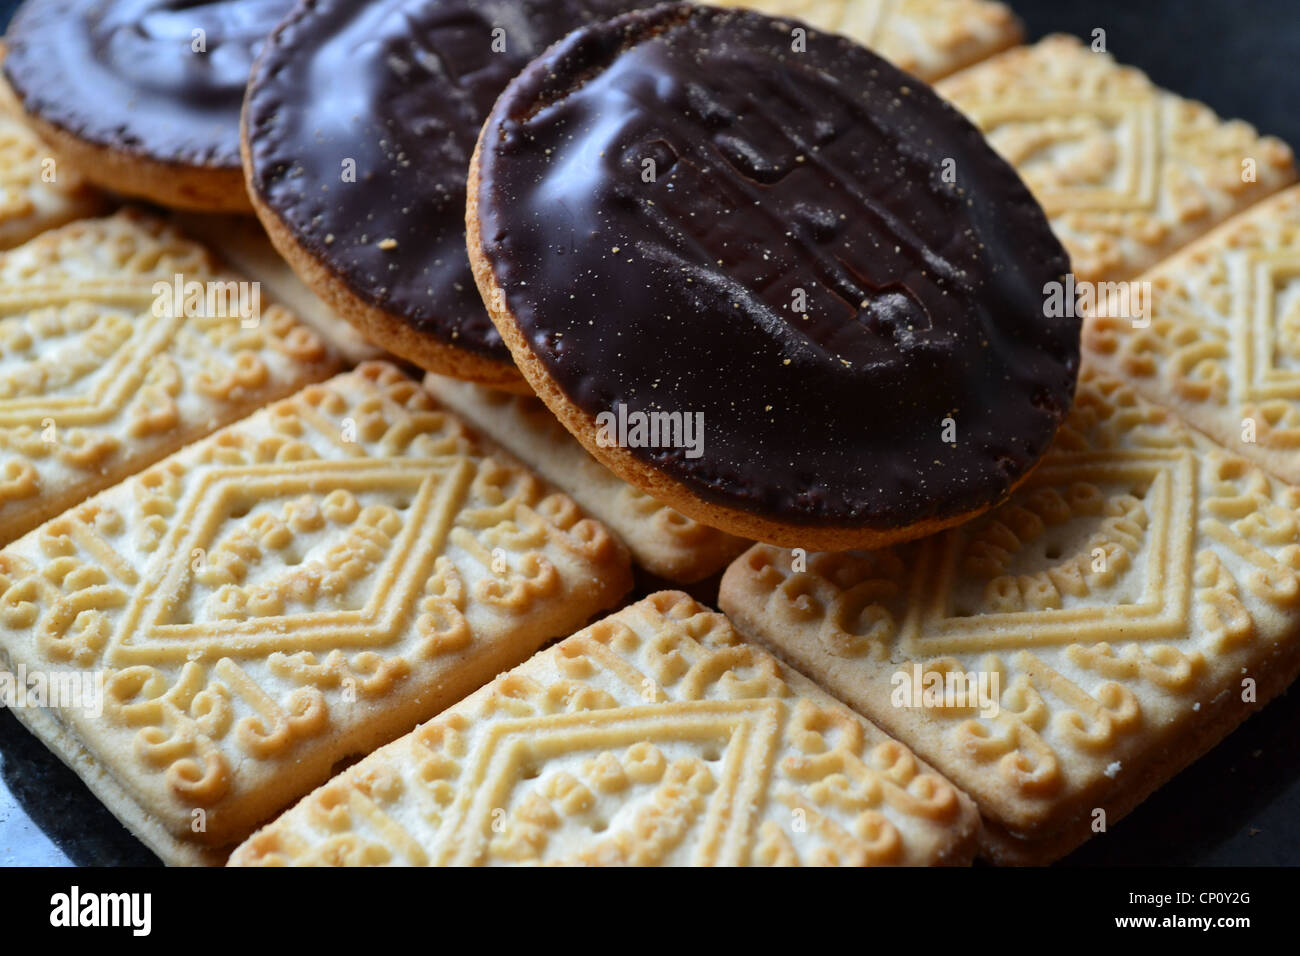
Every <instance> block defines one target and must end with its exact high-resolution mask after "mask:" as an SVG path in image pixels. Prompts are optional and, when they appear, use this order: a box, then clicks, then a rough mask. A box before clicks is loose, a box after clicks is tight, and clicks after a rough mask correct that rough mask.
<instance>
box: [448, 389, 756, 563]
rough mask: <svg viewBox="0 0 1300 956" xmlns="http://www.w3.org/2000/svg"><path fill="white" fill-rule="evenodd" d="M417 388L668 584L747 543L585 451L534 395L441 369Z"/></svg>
mask: <svg viewBox="0 0 1300 956" xmlns="http://www.w3.org/2000/svg"><path fill="white" fill-rule="evenodd" d="M424 387H425V388H427V389H428V390H429V391H431V392H432V393H433V394H434V395H435V396H436V397H437V399H438V401H440V402H442V403H443V404H444V405H446V406H447V407H448V408H451V409H453V410H454V411H455V412H456V413H457V414H459V415H460V416H461V417H462V418H465V419H466V420H468V421H469V422H470V424H472V425H474V426H475V427H477V428H479V429H481V430H482V431H483V432H484V433H486V434H487V435H488V437H489V438H491V439H492V440H493V441H496V442H498V443H500V444H501V445H502V446H503V447H504V448H505V449H506V450H507V451H509V452H510V453H511V454H512V455H515V456H517V457H518V458H519V459H520V460H522V461H523V462H524V463H525V464H527V465H528V467H530V468H532V469H533V470H534V471H536V472H537V473H538V474H540V475H541V476H542V477H543V478H545V479H546V480H547V481H549V482H551V483H552V484H555V485H557V486H558V487H560V488H562V489H563V490H564V491H565V492H567V493H568V494H569V495H571V496H572V497H573V500H574V501H576V502H578V504H579V505H581V506H582V507H583V508H585V509H586V510H587V511H588V512H590V513H591V514H592V515H593V516H594V517H596V518H597V519H599V520H600V521H603V522H604V523H605V525H606V526H608V527H609V529H610V530H611V531H613V532H614V533H615V534H617V535H618V536H619V537H620V538H622V539H623V543H624V544H626V545H627V547H628V550H629V551H631V552H632V559H633V560H634V561H635V562H636V563H637V564H639V565H640V566H641V567H643V568H645V569H646V570H647V571H649V572H650V573H651V574H653V575H655V576H657V577H659V578H662V579H664V580H665V581H670V582H672V583H674V584H694V583H696V582H698V581H702V580H703V579H705V578H707V577H709V576H710V575H713V574H716V573H717V572H719V571H721V570H722V569H723V568H725V567H726V566H727V565H728V564H729V563H730V562H731V560H732V559H733V558H735V557H736V556H737V555H738V554H740V553H741V552H742V551H744V550H745V548H747V547H748V546H749V542H748V541H745V540H743V539H741V538H737V537H734V536H732V535H729V534H727V533H726V532H723V531H718V530H717V529H715V528H710V527H708V526H707V525H702V524H700V523H699V522H698V521H694V520H692V519H690V518H687V517H686V516H685V515H683V514H681V513H680V512H678V511H676V510H675V509H673V508H670V507H668V506H667V505H665V504H662V503H660V502H658V501H656V500H655V499H654V498H651V497H650V496H649V495H647V494H645V493H644V492H642V491H640V490H639V489H637V488H634V487H632V486H631V485H629V484H628V483H627V482H625V481H623V480H622V479H621V478H619V477H618V476H616V475H615V474H614V473H613V472H611V471H610V470H609V469H608V468H606V467H605V466H604V465H602V464H601V463H600V462H598V461H596V459H594V458H592V457H591V455H590V454H588V453H587V450H586V449H585V448H583V447H582V445H581V444H580V443H579V442H578V440H577V439H576V438H574V437H573V436H572V435H571V434H569V432H568V431H567V430H566V429H565V427H564V426H563V425H561V424H560V422H559V421H558V420H557V419H556V418H555V416H554V415H552V414H551V413H550V411H549V410H548V409H547V408H546V406H545V405H543V404H542V401H541V399H539V398H537V397H536V396H532V395H530V396H527V397H525V396H521V395H510V394H507V393H505V392H498V391H494V390H493V389H489V388H484V387H483V386H481V385H474V384H472V383H469V382H461V381H457V380H456V379H451V378H446V377H445V376H442V375H432V374H431V375H428V376H427V377H426V378H425V380H424Z"/></svg>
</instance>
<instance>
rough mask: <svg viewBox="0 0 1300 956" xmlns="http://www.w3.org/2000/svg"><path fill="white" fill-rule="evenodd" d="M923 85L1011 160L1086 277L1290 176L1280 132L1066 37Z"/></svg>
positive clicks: (1115, 273) (1152, 256) (1147, 261)
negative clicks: (1264, 133) (1260, 128)
mask: <svg viewBox="0 0 1300 956" xmlns="http://www.w3.org/2000/svg"><path fill="white" fill-rule="evenodd" d="M935 88H936V89H937V90H938V91H939V93H940V94H942V95H943V96H945V97H947V98H948V99H950V100H952V102H953V103H955V104H956V105H957V106H958V107H959V108H960V109H961V110H962V111H963V112H964V113H966V114H967V116H969V117H970V119H971V120H972V121H973V122H974V123H975V124H976V125H977V126H979V127H980V129H981V130H983V131H984V134H985V135H986V136H987V137H988V140H989V142H990V144H992V146H993V148H994V149H996V150H998V152H1000V153H1001V154H1002V155H1003V156H1004V157H1005V158H1006V159H1007V160H1008V161H1009V162H1010V163H1011V164H1012V165H1013V166H1015V167H1016V169H1017V171H1018V172H1019V173H1020V175H1021V176H1022V177H1023V178H1024V180H1025V182H1026V184H1027V185H1028V186H1029V188H1030V189H1031V190H1032V191H1033V192H1034V195H1035V196H1036V197H1037V198H1038V201H1039V202H1041V203H1042V205H1043V208H1044V209H1045V210H1046V212H1047V215H1048V217H1049V219H1050V220H1051V223H1052V228H1053V229H1055V230H1056V233H1057V235H1058V236H1059V237H1060V239H1061V241H1062V242H1063V243H1064V244H1065V247H1066V249H1067V250H1068V251H1069V253H1070V258H1071V260H1072V261H1073V263H1074V272H1075V275H1076V277H1077V278H1078V279H1080V280H1085V281H1088V282H1103V281H1114V280H1119V279H1131V278H1133V277H1134V276H1136V275H1137V274H1138V273H1140V272H1142V271H1143V270H1145V269H1147V268H1149V267H1151V266H1152V265H1154V264H1155V263H1156V262H1157V261H1158V260H1160V259H1162V258H1164V257H1165V256H1167V255H1169V254H1170V253H1171V252H1173V251H1175V250H1176V249H1178V248H1179V247H1181V246H1183V245H1186V244H1187V243H1188V242H1190V241H1191V240H1193V239H1195V238H1197V237H1198V236H1200V235H1201V234H1203V233H1205V232H1207V231H1208V230H1209V229H1211V228H1213V227H1214V226H1215V225H1217V224H1218V223H1220V222H1222V221H1223V220H1225V219H1227V218H1228V217H1229V216H1231V215H1233V214H1234V213H1236V212H1239V211H1241V210H1242V209H1245V208H1246V207H1247V206H1249V205H1250V204H1252V203H1255V202H1258V201H1259V200H1261V199H1263V198H1265V197H1266V196H1268V195H1269V194H1271V193H1273V192H1276V191H1277V190H1279V189H1281V188H1283V187H1284V186H1286V185H1288V184H1290V183H1292V182H1294V181H1295V178H1296V171H1295V165H1294V157H1293V156H1292V153H1291V149H1290V148H1289V147H1288V146H1287V145H1286V144H1285V143H1282V142H1281V141H1279V140H1277V139H1274V138H1272V137H1260V136H1259V135H1258V134H1257V133H1256V131H1255V130H1254V128H1253V127H1251V126H1250V125H1249V124H1247V123H1243V122H1241V121H1239V120H1233V121H1224V120H1221V119H1219V117H1217V116H1216V115H1215V114H1214V112H1213V111H1212V110H1211V109H1210V108H1209V107H1207V106H1205V105H1203V104H1201V103H1197V102H1193V101H1191V100H1185V99H1182V98H1180V97H1177V96H1175V95H1174V94H1172V93H1168V92H1166V91H1164V90H1161V89H1159V88H1158V87H1156V86H1155V85H1153V84H1152V83H1151V81H1150V80H1149V79H1147V77H1146V76H1145V75H1144V74H1143V73H1141V72H1140V71H1138V70H1136V69H1133V68H1132V67H1124V66H1119V65H1118V64H1116V63H1115V61H1114V60H1113V59H1112V58H1111V57H1110V55H1109V54H1106V53H1103V52H1093V51H1092V50H1091V49H1090V48H1089V47H1086V46H1084V45H1083V44H1082V43H1080V42H1079V41H1078V40H1077V39H1075V38H1074V37H1068V36H1051V37H1048V38H1046V39H1044V40H1042V41H1040V42H1038V43H1036V44H1034V45H1033V46H1028V47H1019V48H1017V49H1014V50H1009V51H1007V52H1006V53H1002V54H1000V55H998V56H996V57H994V58H993V59H991V60H988V61H986V62H984V63H981V64H979V65H978V66H974V67H971V68H970V69H968V70H965V71H963V72H961V73H959V74H957V75H955V76H952V77H949V78H948V79H946V80H944V81H943V82H941V83H939V84H938V85H937V86H936V87H935ZM955 173H956V175H957V177H958V180H959V181H960V177H961V171H960V170H956V171H955Z"/></svg>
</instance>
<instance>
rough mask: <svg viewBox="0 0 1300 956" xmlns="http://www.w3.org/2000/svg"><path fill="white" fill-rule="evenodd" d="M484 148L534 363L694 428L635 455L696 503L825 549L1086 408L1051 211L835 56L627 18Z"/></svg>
mask: <svg viewBox="0 0 1300 956" xmlns="http://www.w3.org/2000/svg"><path fill="white" fill-rule="evenodd" d="M796 28H798V29H803V30H806V31H807V39H806V52H795V51H794V46H795V45H797V43H798V35H797V34H795V33H794V32H793V31H795V30H796ZM485 137H486V138H485V140H484V146H483V154H482V160H481V162H482V165H481V176H482V179H481V189H480V193H479V205H478V213H479V217H480V222H481V228H482V234H483V242H484V246H485V250H486V253H487V257H488V259H489V262H490V263H491V265H492V268H493V270H494V275H495V277H496V279H497V281H498V283H499V284H500V285H501V286H502V287H503V288H504V290H505V294H506V305H507V307H508V308H509V310H510V311H511V312H512V314H513V315H514V317H515V319H516V321H517V323H518V325H519V326H520V328H521V329H522V331H523V333H524V335H525V336H526V338H527V340H528V343H529V346H530V348H531V349H532V350H533V351H534V353H535V354H536V355H537V357H538V358H539V359H540V360H541V362H542V363H543V364H544V366H545V367H546V369H547V371H548V373H549V374H550V376H551V377H552V378H553V379H554V381H555V383H556V384H557V385H558V386H559V387H560V388H561V389H562V390H563V392H564V393H565V395H566V396H567V397H568V398H569V399H570V400H571V401H572V402H573V403H575V404H576V405H577V406H578V407H579V408H580V409H582V410H583V411H584V412H586V413H588V414H589V415H592V416H597V415H599V414H600V413H602V412H607V411H617V409H618V406H620V405H622V406H625V407H626V410H627V411H628V412H629V413H634V412H645V413H651V412H684V413H699V412H702V413H703V414H704V453H703V455H702V457H699V458H694V459H692V458H690V457H688V455H687V454H686V453H685V451H684V450H683V449H681V448H676V449H674V448H666V449H665V448H660V449H654V448H629V449H628V450H629V451H630V452H631V453H632V454H634V455H636V456H637V457H638V459H639V460H641V461H643V462H645V463H648V464H649V465H651V466H653V467H655V468H657V469H660V470H662V472H664V473H666V474H668V475H669V476H671V477H672V478H675V479H677V480H678V481H680V482H682V483H684V484H685V485H686V486H687V488H689V489H690V490H691V491H692V492H693V493H695V494H697V495H698V496H700V497H701V498H703V499H706V500H708V501H711V502H714V503H717V504H720V505H723V506H728V507H731V508H735V509H739V510H743V511H747V512H750V513H756V514H759V515H762V516H765V517H767V518H769V519H772V520H775V521H777V522H780V523H789V524H804V525H810V526H831V527H852V528H869V529H880V530H891V529H895V528H900V527H905V526H909V525H911V524H914V523H916V522H919V521H922V520H926V519H949V518H955V517H957V516H960V515H963V514H966V513H968V512H970V511H972V510H975V509H977V508H979V507H982V506H984V505H987V504H989V503H990V502H992V501H994V500H997V499H998V498H1000V497H1001V496H1002V495H1004V494H1005V493H1006V492H1007V491H1008V490H1009V488H1010V487H1011V486H1012V485H1013V484H1014V483H1015V482H1016V480H1017V479H1019V478H1020V477H1021V476H1023V475H1024V474H1025V473H1026V471H1027V470H1028V469H1029V468H1031V467H1032V466H1033V464H1034V463H1035V462H1036V461H1037V460H1038V459H1039V458H1040V457H1041V456H1042V454H1043V453H1044V451H1045V450H1046V448H1047V446H1048V444H1049V443H1050V441H1051V439H1052V437H1053V435H1054V433H1055V432H1056V429H1057V426H1058V425H1059V424H1060V422H1061V421H1062V419H1063V418H1064V416H1065V414H1066V413H1067V411H1068V409H1069V407H1070V405H1071V402H1072V399H1073V394H1074V385H1075V380H1076V377H1077V370H1078V357H1079V322H1078V321H1077V320H1076V319H1072V318H1065V319H1059V318H1047V317H1045V315H1044V312H1045V309H1044V286H1045V284H1046V283H1049V282H1053V281H1057V280H1060V279H1061V278H1062V276H1063V275H1064V274H1065V273H1066V272H1067V271H1068V269H1069V261H1068V258H1067V256H1066V253H1065V251H1064V249H1063V248H1062V247H1061V244H1060V243H1059V242H1058V241H1057V240H1056V238H1055V237H1054V236H1053V234H1052V231H1051V229H1050V228H1049V226H1048V224H1047V221H1046V218H1045V217H1044V214H1043V212H1042V210H1041V208H1040V207H1039V206H1038V204H1037V203H1036V202H1035V201H1034V199H1033V198H1032V197H1031V195H1030V193H1029V191H1028V190H1027V188H1026V187H1025V186H1024V184H1023V183H1022V182H1021V181H1020V179H1019V177H1018V176H1017V175H1016V173H1015V172H1014V171H1013V170H1012V169H1011V167H1010V166H1009V165H1007V163H1005V162H1004V161H1003V160H1002V159H1001V158H999V157H998V156H997V155H996V154H995V153H994V152H993V150H992V149H991V148H990V147H989V146H988V144H987V143H986V142H985V141H984V139H983V137H982V136H981V135H980V133H979V132H978V131H977V130H976V129H975V127H974V126H972V125H971V124H970V123H969V122H968V121H966V120H965V119H964V118H963V117H961V116H960V115H959V114H958V113H957V112H956V111H955V110H954V109H953V108H952V107H950V106H949V105H947V104H946V103H945V102H944V101H942V100H941V99H940V98H939V97H938V96H937V95H936V94H935V93H934V92H933V91H932V90H931V89H930V88H929V87H927V86H925V85H924V84H923V83H921V82H920V81H918V80H916V79H914V78H913V77H911V76H908V75H906V74H904V73H902V72H900V71H899V70H897V69H896V68H894V67H892V66H890V65H889V64H888V63H886V62H884V61H883V60H881V59H880V58H879V57H877V56H875V55H873V54H872V53H870V52H868V51H867V50H865V49H863V48H861V47H859V46H857V45H855V44H853V43H851V42H850V41H848V40H845V39H842V38H839V37H834V36H830V35H825V34H816V33H814V32H813V31H812V30H811V28H808V27H806V26H804V25H801V24H797V23H792V22H789V21H780V20H774V19H770V18H767V17H764V16H761V15H758V14H754V13H748V12H740V11H725V12H724V11H721V10H717V9H712V8H707V7H692V6H690V5H685V4H675V5H672V6H667V7H661V8H658V9H656V10H653V11H643V12H641V13H634V14H630V15H628V16H626V17H622V18H619V19H618V20H615V21H613V22H611V23H608V24H603V25H597V26H593V27H591V28H588V29H585V30H582V31H579V32H578V33H575V34H573V35H571V36H569V37H567V38H566V39H565V40H564V41H563V42H561V43H559V44H557V45H556V46H555V47H554V48H553V49H552V50H550V51H549V52H548V53H547V54H546V55H545V56H543V57H542V58H540V59H539V60H537V61H535V62H534V63H533V64H532V65H531V66H530V67H529V68H528V69H527V70H526V71H525V72H524V73H523V74H522V75H521V76H520V77H519V78H518V79H517V80H516V81H515V82H514V83H512V84H511V86H510V88H509V89H508V90H507V91H506V93H505V94H504V95H503V96H502V98H501V100H500V101H499V103H498V105H497V107H496V110H495V112H494V113H493V115H492V118H491V119H490V120H489V122H488V125H487V127H486V131H485ZM647 159H652V160H654V167H653V171H654V174H655V175H654V178H653V181H650V182H647V181H645V178H646V177H645V176H644V175H643V174H644V173H645V172H646V171H647V169H648V168H649V167H648V166H647V165H646V162H645V161H646V160H647ZM945 160H952V162H951V163H946V162H945ZM945 172H951V173H953V174H954V175H955V182H954V183H948V182H945ZM800 290H802V293H803V297H805V298H806V304H804V303H801V302H799V299H800V295H799V292H800ZM796 304H800V305H803V306H804V307H802V308H800V309H799V310H798V311H793V310H792V306H794V305H796ZM948 418H951V419H953V422H952V425H953V426H955V437H956V440H957V442H956V444H955V445H953V444H949V443H946V442H945V441H944V440H943V439H944V438H945V437H952V435H951V433H949V435H948V436H945V425H944V420H945V419H948ZM628 420H629V421H632V419H630V418H629V419H628Z"/></svg>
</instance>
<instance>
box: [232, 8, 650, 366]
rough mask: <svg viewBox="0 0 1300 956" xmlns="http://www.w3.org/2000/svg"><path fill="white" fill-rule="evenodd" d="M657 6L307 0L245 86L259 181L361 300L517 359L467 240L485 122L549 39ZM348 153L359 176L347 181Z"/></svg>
mask: <svg viewBox="0 0 1300 956" xmlns="http://www.w3.org/2000/svg"><path fill="white" fill-rule="evenodd" d="M646 5H647V4H646V3H645V2H641V3H636V2H629V0H374V2H371V3H360V2H357V0H308V2H306V3H304V4H303V5H302V6H301V7H299V8H298V9H297V10H295V11H294V14H293V16H292V17H290V18H289V19H288V21H287V22H286V23H285V24H284V25H283V26H282V27H281V28H280V29H279V30H277V31H276V34H275V36H274V37H273V38H272V40H271V43H270V45H269V46H268V48H267V51H266V55H265V56H264V57H263V59H262V62H261V63H260V64H259V67H258V71H257V77H256V78H255V81H254V83H253V84H252V86H251V87H250V89H249V99H248V124H249V128H248V135H249V143H250V153H251V161H252V177H253V186H254V189H255V190H256V192H257V194H258V195H259V196H260V198H261V199H262V201H263V202H264V203H265V204H266V205H268V206H269V207H270V208H271V209H273V210H274V211H275V213H276V214H277V215H278V216H279V217H280V219H281V220H282V221H283V222H284V224H285V225H286V226H287V227H288V228H289V230H290V231H291V232H292V233H293V235H294V237H295V238H296V239H297V241H298V242H299V244H300V245H302V246H303V247H304V248H306V249H307V250H308V251H309V252H310V253H311V254H312V256H313V257H315V258H316V259H317V260H318V261H320V262H322V263H323V264H324V265H325V266H326V267H327V268H328V269H329V270H330V271H331V272H332V273H333V274H334V275H336V276H337V277H339V278H340V279H342V280H343V281H344V282H345V283H346V284H347V286H348V288H349V289H350V290H351V291H352V292H353V294H355V295H356V296H358V297H359V298H360V299H361V300H362V301H364V302H366V303H368V304H369V305H371V306H373V307H375V308H378V309H381V310H383V311H384V312H387V313H390V314H392V315H395V316H398V317H400V318H402V319H404V320H406V321H407V322H408V323H409V324H410V326H411V327H412V328H414V329H415V330H416V331H417V332H420V333H422V334H428V335H433V336H435V337H437V338H438V339H439V340H441V341H443V342H444V343H446V344H448V345H454V346H458V347H460V348H463V349H467V350H469V351H473V352H477V353H480V354H483V355H487V356H489V357H495V358H499V359H500V360H501V361H503V362H509V361H510V353H509V351H508V350H507V349H506V347H505V346H504V345H503V344H502V342H501V337H500V335H498V334H497V330H496V328H495V327H494V326H493V325H492V322H491V320H490V319H489V318H488V316H487V312H486V310H485V309H484V308H483V302H482V300H481V299H480V298H479V294H478V289H477V288H476V286H475V284H474V277H473V275H472V274H471V273H470V269H469V257H468V255H467V253H466V251H465V179H466V176H467V175H468V172H469V162H470V157H471V156H472V155H473V153H474V144H475V142H476V141H477V139H478V134H479V130H480V129H481V128H482V126H483V120H484V119H486V118H487V115H488V113H489V111H491V109H492V104H493V103H494V102H495V101H496V98H497V95H498V94H500V92H501V91H502V90H503V89H505V86H506V84H507V83H508V82H509V81H510V80H511V78H512V77H514V76H515V74H516V73H518V72H519V70H520V69H522V68H523V66H524V65H525V64H527V63H528V61H529V60H531V59H532V58H533V57H535V56H537V55H538V54H539V53H541V52H542V51H543V50H545V49H546V47H547V46H549V45H550V44H551V43H553V42H555V41H556V40H558V39H560V37H562V36H564V35H565V34H566V33H567V32H569V30H571V29H573V28H575V27H578V26H581V25H583V24H585V23H590V22H592V21H594V20H602V19H606V18H608V17H611V16H614V15H615V14H618V13H623V12H625V11H627V10H631V9H633V8H636V7H639V6H646ZM494 31H502V32H496V33H494ZM494 43H495V45H496V49H495V50H494V48H493V47H494ZM502 47H504V49H502ZM348 160H351V161H352V162H354V163H355V170H356V174H355V182H344V181H343V179H342V174H343V164H344V163H345V161H348ZM386 240H392V242H391V243H390V242H387V241H386ZM381 243H383V246H381V245H380V244H381ZM385 247H386V248H385Z"/></svg>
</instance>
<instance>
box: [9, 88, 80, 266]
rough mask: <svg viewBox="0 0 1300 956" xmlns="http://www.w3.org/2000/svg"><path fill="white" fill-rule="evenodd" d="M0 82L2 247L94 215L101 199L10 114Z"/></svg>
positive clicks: (10, 247)
mask: <svg viewBox="0 0 1300 956" xmlns="http://www.w3.org/2000/svg"><path fill="white" fill-rule="evenodd" d="M2 86H3V85H2V84H0V249H12V248H13V247H14V246H17V245H21V244H22V243H24V242H26V241H27V240H29V239H31V238H33V237H34V236H37V235H39V234H40V233H42V232H44V231H45V230H46V229H54V228H56V227H58V226H62V225H64V224H66V223H69V222H72V221H73V220H74V219H84V218H86V217H87V216H94V215H96V214H97V213H99V212H100V211H101V210H102V209H103V208H104V205H105V203H104V201H103V199H102V198H101V197H100V196H99V195H98V194H97V193H95V191H94V190H92V189H91V188H90V187H89V186H87V185H86V183H85V180H84V179H82V177H81V176H80V175H79V174H78V173H77V172H76V171H75V170H73V169H72V167H70V166H66V165H63V164H60V163H59V161H58V160H57V159H55V157H54V155H53V154H52V153H51V152H50V151H49V150H48V149H47V148H46V147H45V144H43V143H42V142H41V141H40V140H39V139H37V138H36V136H35V135H34V134H33V133H31V132H30V131H28V129H27V127H26V126H24V125H23V123H22V121H21V120H19V119H17V118H16V117H14V116H13V115H11V112H10V110H9V108H8V101H7V96H8V90H7V89H5V88H2Z"/></svg>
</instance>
